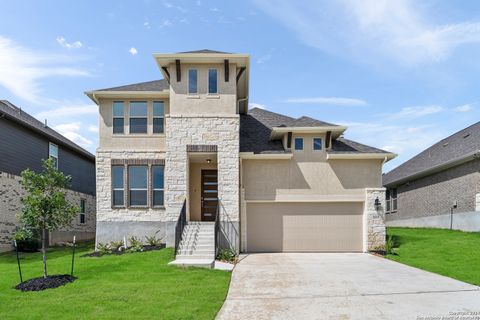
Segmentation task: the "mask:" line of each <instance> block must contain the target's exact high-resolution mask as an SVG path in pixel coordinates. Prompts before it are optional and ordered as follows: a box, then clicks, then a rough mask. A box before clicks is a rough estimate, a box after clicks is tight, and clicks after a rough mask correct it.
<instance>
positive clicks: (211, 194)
mask: <svg viewBox="0 0 480 320" xmlns="http://www.w3.org/2000/svg"><path fill="white" fill-rule="evenodd" d="M201 200H202V203H201V210H202V221H215V214H216V213H217V205H218V180H217V170H202V199H201Z"/></svg>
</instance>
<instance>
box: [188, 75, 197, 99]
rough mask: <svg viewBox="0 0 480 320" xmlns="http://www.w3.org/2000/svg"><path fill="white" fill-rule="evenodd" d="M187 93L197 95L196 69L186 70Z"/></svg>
mask: <svg viewBox="0 0 480 320" xmlns="http://www.w3.org/2000/svg"><path fill="white" fill-rule="evenodd" d="M188 93H189V94H197V93H198V88H197V69H189V70H188Z"/></svg>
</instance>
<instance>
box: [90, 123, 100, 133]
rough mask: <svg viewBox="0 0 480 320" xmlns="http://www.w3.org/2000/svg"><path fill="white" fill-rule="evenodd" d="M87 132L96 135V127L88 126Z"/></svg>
mask: <svg viewBox="0 0 480 320" xmlns="http://www.w3.org/2000/svg"><path fill="white" fill-rule="evenodd" d="M88 131H90V132H93V133H98V126H94V125H90V126H88Z"/></svg>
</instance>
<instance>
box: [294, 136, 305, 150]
mask: <svg viewBox="0 0 480 320" xmlns="http://www.w3.org/2000/svg"><path fill="white" fill-rule="evenodd" d="M297 139H302V149H297V145H296V143H295V141H296V140H297ZM293 150H294V151H295V152H303V151H304V150H305V138H303V137H293Z"/></svg>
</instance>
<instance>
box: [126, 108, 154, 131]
mask: <svg viewBox="0 0 480 320" xmlns="http://www.w3.org/2000/svg"><path fill="white" fill-rule="evenodd" d="M132 102H133V103H135V102H145V104H146V105H147V115H146V116H145V117H140V116H132V115H131V114H130V111H131V105H132ZM152 111H153V110H152ZM130 119H147V132H134V133H132V132H131V130H132V127H131V126H130ZM123 124H124V125H125V120H124V123H123ZM124 132H125V129H124ZM128 134H133V135H139V134H143V135H148V101H145V100H132V101H128Z"/></svg>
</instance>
